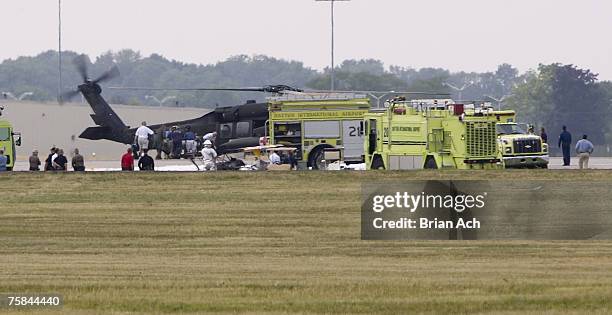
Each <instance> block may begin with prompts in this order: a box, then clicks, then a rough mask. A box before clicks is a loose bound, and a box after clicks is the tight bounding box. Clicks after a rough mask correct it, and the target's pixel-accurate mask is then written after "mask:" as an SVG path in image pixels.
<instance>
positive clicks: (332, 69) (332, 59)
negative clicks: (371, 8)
mask: <svg viewBox="0 0 612 315" xmlns="http://www.w3.org/2000/svg"><path fill="white" fill-rule="evenodd" d="M316 1H327V2H330V7H331V72H330V75H331V90H332V91H333V90H334V80H335V78H334V2H336V1H350V0H316Z"/></svg>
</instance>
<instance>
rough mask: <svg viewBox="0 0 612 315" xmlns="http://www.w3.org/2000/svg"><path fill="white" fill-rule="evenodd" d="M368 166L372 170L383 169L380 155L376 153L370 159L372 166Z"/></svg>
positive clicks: (383, 164) (383, 165)
mask: <svg viewBox="0 0 612 315" xmlns="http://www.w3.org/2000/svg"><path fill="white" fill-rule="evenodd" d="M370 168H371V169H373V170H384V169H385V163H383V160H382V158H381V157H380V155H376V156H375V157H374V158H373V159H372V166H371V167H370Z"/></svg>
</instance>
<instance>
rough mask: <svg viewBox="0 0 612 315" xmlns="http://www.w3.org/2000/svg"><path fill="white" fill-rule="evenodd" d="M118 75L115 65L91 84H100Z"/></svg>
mask: <svg viewBox="0 0 612 315" xmlns="http://www.w3.org/2000/svg"><path fill="white" fill-rule="evenodd" d="M119 75H120V73H119V68H118V67H117V66H116V65H115V66H113V67H112V68H110V69H109V70H108V71H106V72H104V73H103V74H102V75H100V76H99V77H98V78H97V79H95V80H93V81H92V82H93V83H101V82H104V81H108V80H112V79H114V78H116V77H118V76H119Z"/></svg>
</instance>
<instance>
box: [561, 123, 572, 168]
mask: <svg viewBox="0 0 612 315" xmlns="http://www.w3.org/2000/svg"><path fill="white" fill-rule="evenodd" d="M571 145H572V134H571V133H569V131H567V127H566V126H563V132H561V135H559V147H560V148H561V150H562V151H563V166H569V165H570V147H571Z"/></svg>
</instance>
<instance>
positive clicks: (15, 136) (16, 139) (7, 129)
mask: <svg viewBox="0 0 612 315" xmlns="http://www.w3.org/2000/svg"><path fill="white" fill-rule="evenodd" d="M3 109H4V108H2V107H0V116H2V110H3ZM20 145H21V134H20V133H18V132H15V131H14V130H13V126H12V125H11V123H10V122H9V121H7V120H3V119H0V149H2V151H4V156H6V158H7V161H6V162H7V163H6V169H7V170H9V171H12V170H13V167H15V157H16V150H15V146H20Z"/></svg>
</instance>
